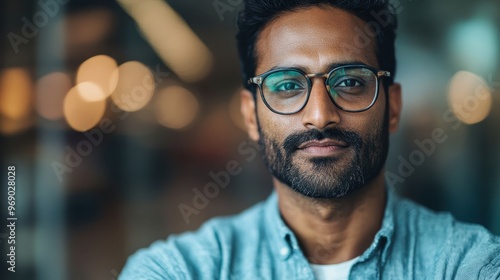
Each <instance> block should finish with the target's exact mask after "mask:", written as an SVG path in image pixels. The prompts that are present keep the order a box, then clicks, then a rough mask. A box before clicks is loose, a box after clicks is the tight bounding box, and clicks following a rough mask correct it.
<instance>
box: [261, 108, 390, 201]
mask: <svg viewBox="0 0 500 280" xmlns="http://www.w3.org/2000/svg"><path fill="white" fill-rule="evenodd" d="M257 125H258V129H259V134H260V138H259V146H260V150H261V151H262V153H263V154H262V156H263V160H264V163H265V165H266V167H267V169H268V170H269V172H270V173H271V174H272V175H273V176H274V177H275V178H276V179H278V180H279V181H281V182H282V183H284V184H285V185H287V186H289V187H290V188H291V189H292V190H294V191H295V192H297V193H299V194H302V195H304V196H307V197H311V198H322V199H331V198H340V197H344V196H346V195H348V194H350V193H352V192H353V191H355V190H357V189H360V188H361V187H363V186H365V185H366V184H368V183H369V182H371V181H373V179H374V178H375V177H376V176H377V175H379V174H380V172H381V171H382V168H383V166H384V164H385V161H386V158H387V153H388V149H389V131H388V112H387V111H386V113H385V116H384V121H383V122H382V123H379V124H378V125H377V127H376V128H375V130H374V131H373V132H372V133H371V134H369V135H368V136H366V137H365V139H363V138H362V137H361V136H360V134H359V133H356V132H354V131H349V130H343V129H339V128H327V129H324V130H317V129H312V130H308V131H305V132H300V133H295V134H291V135H289V136H287V137H286V138H285V140H284V141H283V143H279V142H278V141H277V140H276V139H272V138H271V137H269V135H267V134H266V133H264V132H263V131H262V129H261V126H260V124H259V122H258V120H257ZM322 139H333V140H337V141H341V142H344V143H346V144H347V145H348V147H346V148H343V149H348V151H346V152H347V153H342V156H339V157H313V158H300V157H297V153H296V152H297V151H298V147H299V146H300V145H301V144H303V143H304V142H307V141H313V140H318V141H319V140H322Z"/></svg>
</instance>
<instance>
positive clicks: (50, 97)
mask: <svg viewBox="0 0 500 280" xmlns="http://www.w3.org/2000/svg"><path fill="white" fill-rule="evenodd" d="M71 86H72V84H71V79H70V77H69V75H68V74H66V73H62V72H54V73H50V74H47V75H45V76H43V77H41V78H40V79H39V80H38V82H37V83H36V110H37V112H38V114H40V115H41V116H42V117H44V118H46V119H49V120H58V119H61V118H62V117H63V102H64V96H65V95H66V93H67V92H68V91H69V90H70V89H71Z"/></svg>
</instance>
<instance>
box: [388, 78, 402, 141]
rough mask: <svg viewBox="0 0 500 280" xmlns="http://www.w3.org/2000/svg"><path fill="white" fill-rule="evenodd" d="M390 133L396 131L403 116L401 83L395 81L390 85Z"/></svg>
mask: <svg viewBox="0 0 500 280" xmlns="http://www.w3.org/2000/svg"><path fill="white" fill-rule="evenodd" d="M388 96H389V133H391V134H392V133H395V132H396V131H397V130H398V127H399V120H400V118H401V109H402V106H403V105H402V102H401V84H398V83H394V84H392V85H391V86H390V87H389V94H388Z"/></svg>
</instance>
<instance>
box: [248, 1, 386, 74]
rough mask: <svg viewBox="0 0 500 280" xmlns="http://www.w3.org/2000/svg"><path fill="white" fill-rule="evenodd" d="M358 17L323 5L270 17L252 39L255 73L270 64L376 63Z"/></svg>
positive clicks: (321, 68)
mask: <svg viewBox="0 0 500 280" xmlns="http://www.w3.org/2000/svg"><path fill="white" fill-rule="evenodd" d="M366 28H367V24H366V22H364V21H363V20H362V19H360V18H358V17H356V16H355V15H353V14H351V13H349V12H346V11H344V10H341V9H338V8H334V7H330V6H325V7H323V6H322V7H317V6H313V7H307V8H300V9H298V10H295V11H293V12H285V13H283V14H281V15H280V16H278V17H277V18H275V19H273V20H272V21H270V22H269V23H268V24H267V25H266V26H265V27H264V28H263V29H262V31H261V32H260V34H259V36H258V38H257V41H256V54H257V68H256V74H257V75H259V74H262V73H263V72H266V71H268V70H269V69H271V68H273V67H296V68H302V69H303V70H305V71H307V72H309V73H321V72H326V71H328V70H329V67H330V65H332V64H337V63H340V64H342V63H353V62H361V63H365V64H367V65H370V66H372V67H378V62H377V57H376V51H375V50H376V46H375V37H373V36H374V35H373V33H372V32H370V29H366Z"/></svg>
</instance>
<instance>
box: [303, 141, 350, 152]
mask: <svg viewBox="0 0 500 280" xmlns="http://www.w3.org/2000/svg"><path fill="white" fill-rule="evenodd" d="M348 146H349V145H347V144H346V143H345V142H342V141H337V140H333V139H323V140H320V141H318V140H313V141H307V142H305V143H302V144H301V145H300V146H299V147H298V149H299V150H303V149H307V148H314V147H318V148H326V147H339V148H346V147H348Z"/></svg>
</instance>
